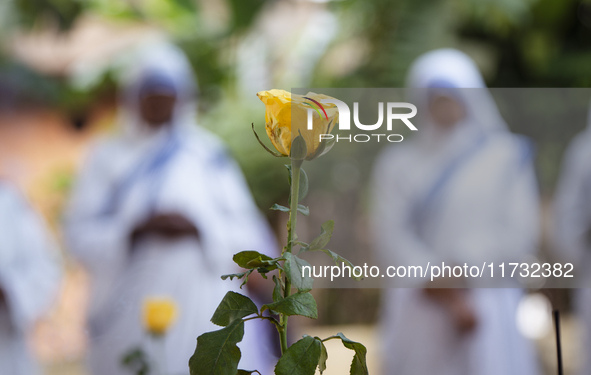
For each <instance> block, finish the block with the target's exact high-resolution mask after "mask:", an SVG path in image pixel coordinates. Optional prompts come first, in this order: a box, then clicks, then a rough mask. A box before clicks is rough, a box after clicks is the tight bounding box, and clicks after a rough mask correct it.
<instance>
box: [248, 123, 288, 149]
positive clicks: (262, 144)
mask: <svg viewBox="0 0 591 375" xmlns="http://www.w3.org/2000/svg"><path fill="white" fill-rule="evenodd" d="M252 132H253V133H254V136H255V137H256V138H257V141H259V144H260V145H261V146H263V148H264V149H265V150H267V152H268V153H269V154H271V155H273V156H275V157H277V158H286V157H287V155H283V154H281V153H279V152H277V151H273V150H271V149H270V148H269V147H267V146H266V145H265V144H264V143H263V141H261V139H260V138H259V135H258V134H257V132H256V130H254V123H253V124H252Z"/></svg>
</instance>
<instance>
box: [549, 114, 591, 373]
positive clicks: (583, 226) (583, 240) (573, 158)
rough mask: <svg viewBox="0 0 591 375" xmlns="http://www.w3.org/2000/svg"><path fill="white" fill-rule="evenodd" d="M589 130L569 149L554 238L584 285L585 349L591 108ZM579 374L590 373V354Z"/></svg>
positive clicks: (579, 302)
mask: <svg viewBox="0 0 591 375" xmlns="http://www.w3.org/2000/svg"><path fill="white" fill-rule="evenodd" d="M587 123H588V125H587V129H585V130H584V131H583V132H582V133H581V134H579V135H577V137H576V138H575V139H574V140H573V141H572V142H571V144H570V145H569V147H568V149H567V150H566V153H565V156H564V160H563V165H562V169H561V175H560V179H559V182H558V187H557V190H556V196H555V201H554V228H553V229H554V230H553V237H554V243H555V245H556V248H557V249H558V250H559V251H560V253H559V254H558V255H559V256H560V258H559V259H560V261H561V262H570V263H572V264H573V265H574V270H575V272H576V275H577V277H578V278H579V283H580V284H581V285H580V286H582V287H581V288H580V289H577V290H576V291H575V292H576V293H575V310H576V312H577V314H578V315H579V317H580V318H581V323H582V325H583V327H582V328H583V329H582V331H583V341H584V344H585V345H583V346H582V348H584V349H586V350H589V343H590V342H591V289H590V288H589V286H590V285H591V273H589V269H591V199H589V197H590V196H591V164H589V162H590V161H591V109H590V110H589V114H588V120H587ZM583 354H584V355H583V356H582V357H583V363H582V367H581V371H579V373H580V374H591V361H590V359H589V355H588V352H587V353H583Z"/></svg>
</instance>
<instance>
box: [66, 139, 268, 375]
mask: <svg viewBox="0 0 591 375" xmlns="http://www.w3.org/2000/svg"><path fill="white" fill-rule="evenodd" d="M153 138H154V139H150V140H149V141H147V142H141V145H134V144H130V143H129V142H127V141H126V140H125V139H115V140H111V141H107V142H104V143H102V144H101V145H99V146H98V147H96V148H95V150H94V151H93V152H92V154H91V155H90V157H89V161H88V163H87V164H86V166H85V167H84V169H83V170H82V173H81V176H80V178H79V181H78V183H77V186H76V189H75V191H74V195H73V199H72V205H71V209H70V211H69V213H68V215H67V225H66V229H67V231H66V232H67V238H68V242H69V245H70V250H71V251H72V253H73V254H74V255H75V256H76V257H77V258H78V259H80V260H81V261H82V262H83V263H84V265H86V266H87V268H88V269H89V271H90V274H91V280H92V299H91V301H92V303H91V310H90V317H89V324H90V357H89V360H90V367H91V370H92V373H93V374H95V375H102V374H105V375H106V374H108V375H117V374H121V375H123V374H127V372H126V370H125V369H123V368H122V367H121V365H120V360H121V356H122V355H123V354H124V353H126V352H127V351H129V350H130V349H133V348H134V347H138V346H141V347H142V348H143V350H145V351H146V352H147V353H148V355H150V356H151V357H152V358H156V359H158V360H159V359H160V358H161V354H160V353H159V350H160V349H158V347H157V344H155V343H151V342H150V339H149V338H148V337H147V335H146V334H145V333H144V330H143V328H142V325H141V319H140V317H141V307H142V301H143V300H144V299H145V298H146V297H150V296H168V297H170V298H172V299H174V300H175V301H176V303H177V304H178V307H179V317H178V320H177V321H176V323H175V324H174V325H173V326H172V328H171V329H170V331H169V332H168V333H167V335H166V338H165V340H166V342H165V348H166V349H165V358H166V366H167V367H166V368H167V374H171V375H179V374H187V373H188V360H189V358H190V357H191V355H192V354H193V352H194V350H195V346H196V338H197V336H199V335H201V334H202V333H204V332H207V331H212V330H216V329H220V327H216V326H214V325H213V324H212V323H211V322H210V319H211V317H212V315H213V312H214V311H215V309H216V307H217V305H218V304H219V302H220V301H221V299H222V298H223V296H224V294H225V293H226V292H227V291H229V290H236V291H238V288H237V285H239V284H238V282H236V280H234V281H229V280H228V281H223V280H221V279H220V276H221V275H222V274H228V273H235V272H238V271H239V269H238V268H237V266H236V265H235V264H234V263H233V261H232V255H233V254H235V253H237V252H239V251H242V250H246V249H256V250H258V251H260V252H263V253H271V254H272V253H273V252H274V251H275V250H274V249H273V248H272V247H273V244H274V242H273V238H272V234H271V232H270V231H269V229H268V227H267V226H266V224H265V222H264V219H263V218H262V215H261V214H260V213H259V212H258V210H257V208H256V206H255V205H254V203H253V201H252V198H251V197H250V195H249V192H248V188H247V186H246V184H245V181H244V180H243V178H242V176H241V173H240V171H239V169H238V168H237V166H236V165H235V163H234V162H233V161H232V160H231V159H230V158H229V157H228V156H227V155H226V154H225V152H224V150H223V148H222V147H221V144H220V143H219V141H218V140H217V139H216V138H214V137H213V136H212V135H210V134H208V133H207V132H206V131H204V130H202V129H194V130H191V131H188V132H186V133H184V134H183V136H182V140H181V145H180V146H179V150H178V151H177V152H176V153H175V154H174V156H173V157H172V158H171V160H169V161H167V162H166V165H165V167H163V168H160V169H159V170H158V171H157V172H155V173H152V174H150V173H148V174H146V175H143V176H141V177H139V178H137V179H136V180H135V181H134V182H133V183H132V184H131V185H130V186H129V188H128V191H127V192H126V193H125V194H124V195H123V196H122V197H121V200H120V202H118V204H119V207H118V209H117V210H116V213H115V214H112V215H104V214H103V213H102V211H103V209H104V207H105V202H108V201H109V199H110V198H109V197H110V196H111V195H112V187H113V185H114V183H116V181H120V180H121V178H122V173H123V174H125V172H124V171H127V170H129V167H130V166H133V165H136V163H138V161H139V160H141V159H142V158H149V157H150V156H149V155H152V154H153V153H151V152H150V151H149V150H150V149H151V147H154V146H156V149H158V148H159V144H160V142H162V141H163V140H164V139H166V132H164V131H163V132H161V134H158V135H157V136H155V137H153ZM144 143H147V145H146V144H144ZM150 212H178V213H180V214H182V215H184V216H185V217H187V218H188V219H189V220H191V221H192V222H193V223H194V224H195V226H196V228H198V230H199V232H200V239H199V240H197V239H195V238H182V239H178V240H175V241H171V240H166V239H163V238H159V237H157V236H153V237H149V238H144V239H143V240H141V241H140V242H139V243H138V244H136V248H135V249H134V251H133V254H131V255H130V250H129V234H130V233H131V231H132V230H133V228H134V227H135V226H136V225H137V224H138V223H139V222H140V221H142V220H143V219H145V218H146V217H148V215H149V214H150ZM239 292H241V293H246V290H242V291H239ZM250 323H252V324H250ZM261 323H263V324H264V323H266V322H261ZM256 327H259V326H258V325H257V323H256V322H248V323H247V324H246V335H245V339H244V341H243V342H242V343H241V344H240V345H239V346H240V347H241V348H242V358H243V360H242V361H241V365H240V368H245V369H251V370H252V369H255V368H260V369H261V371H265V368H261V367H264V366H267V365H268V362H269V361H268V355H267V354H268V348H265V346H264V344H261V343H265V342H266V341H267V340H266V337H259V338H257V332H255V331H256ZM258 334H260V335H262V334H263V332H261V331H260V332H258ZM257 339H258V340H257Z"/></svg>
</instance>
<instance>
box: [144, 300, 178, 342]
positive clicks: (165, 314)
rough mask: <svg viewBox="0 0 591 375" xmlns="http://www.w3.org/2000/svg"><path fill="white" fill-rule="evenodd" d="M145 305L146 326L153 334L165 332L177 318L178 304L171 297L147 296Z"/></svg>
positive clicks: (158, 334)
mask: <svg viewBox="0 0 591 375" xmlns="http://www.w3.org/2000/svg"><path fill="white" fill-rule="evenodd" d="M143 307H144V308H143V323H144V328H145V329H146V331H148V332H149V333H151V334H153V335H157V336H160V335H163V334H165V333H166V331H167V330H168V328H169V327H170V326H171V325H172V324H173V323H174V321H175V320H176V316H177V306H176V303H175V302H174V301H173V300H171V299H169V298H155V297H151V298H146V300H145V301H144V306H143Z"/></svg>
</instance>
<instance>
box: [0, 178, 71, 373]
mask: <svg viewBox="0 0 591 375" xmlns="http://www.w3.org/2000/svg"><path fill="white" fill-rule="evenodd" d="M0 234H1V240H0V369H1V370H0V372H1V373H3V374H11V375H34V374H38V373H39V369H38V366H37V364H36V363H35V361H34V360H33V357H32V355H31V353H30V351H29V348H28V346H27V342H26V335H27V333H29V331H30V329H31V328H32V327H33V324H34V323H35V322H36V320H37V319H39V318H40V317H41V316H42V315H43V314H44V313H46V312H47V311H48V309H49V308H50V306H51V303H52V302H54V299H55V298H56V297H57V294H58V291H59V285H60V279H61V269H60V267H59V262H58V258H57V252H56V251H55V250H56V248H55V243H54V242H53V239H52V238H51V237H50V236H49V234H48V231H47V228H46V226H45V223H44V222H43V221H42V220H41V218H40V217H39V216H38V215H37V214H36V212H35V211H34V210H33V209H32V208H31V207H30V206H29V205H28V203H27V202H26V200H25V199H24V197H23V196H22V195H21V194H20V193H19V192H18V191H17V190H16V189H14V188H13V187H12V186H10V185H8V184H7V183H6V182H4V181H0Z"/></svg>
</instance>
